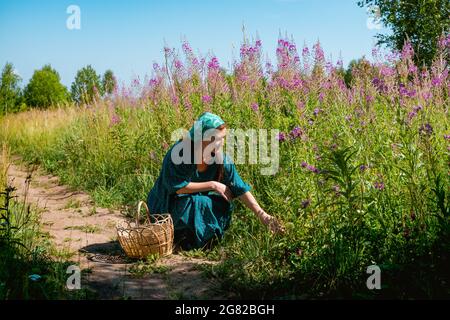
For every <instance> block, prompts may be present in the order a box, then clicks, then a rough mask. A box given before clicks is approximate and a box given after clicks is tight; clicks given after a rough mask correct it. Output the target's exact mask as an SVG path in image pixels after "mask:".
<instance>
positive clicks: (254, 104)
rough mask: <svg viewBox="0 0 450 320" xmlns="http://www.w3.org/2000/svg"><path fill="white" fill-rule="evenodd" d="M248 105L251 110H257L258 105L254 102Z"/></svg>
mask: <svg viewBox="0 0 450 320" xmlns="http://www.w3.org/2000/svg"><path fill="white" fill-rule="evenodd" d="M250 107H251V108H252V110H253V111H255V112H256V111H258V110H259V105H258V104H257V103H256V102H254V103H252V104H251V105H250Z"/></svg>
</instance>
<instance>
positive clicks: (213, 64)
mask: <svg viewBox="0 0 450 320" xmlns="http://www.w3.org/2000/svg"><path fill="white" fill-rule="evenodd" d="M219 67H220V66H219V60H218V59H217V58H216V57H212V58H211V60H210V61H209V62H208V69H210V70H219Z"/></svg>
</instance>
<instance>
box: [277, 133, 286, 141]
mask: <svg viewBox="0 0 450 320" xmlns="http://www.w3.org/2000/svg"><path fill="white" fill-rule="evenodd" d="M277 139H278V141H280V142H283V141H286V134H285V133H284V132H280V133H279V134H278V137H277Z"/></svg>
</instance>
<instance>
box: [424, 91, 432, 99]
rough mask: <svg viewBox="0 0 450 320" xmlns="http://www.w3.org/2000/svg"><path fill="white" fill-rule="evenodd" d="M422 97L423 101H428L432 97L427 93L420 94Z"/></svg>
mask: <svg viewBox="0 0 450 320" xmlns="http://www.w3.org/2000/svg"><path fill="white" fill-rule="evenodd" d="M422 97H423V98H424V100H425V101H428V100H430V99H431V98H432V97H433V94H432V93H431V92H429V91H426V92H423V93H422Z"/></svg>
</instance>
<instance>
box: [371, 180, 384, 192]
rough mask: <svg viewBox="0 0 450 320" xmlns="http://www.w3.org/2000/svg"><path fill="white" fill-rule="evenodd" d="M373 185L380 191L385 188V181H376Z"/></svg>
mask: <svg viewBox="0 0 450 320" xmlns="http://www.w3.org/2000/svg"><path fill="white" fill-rule="evenodd" d="M373 186H374V188H375V189H378V190H380V191H382V190H384V182H382V181H376V182H375V183H374V184H373Z"/></svg>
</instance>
